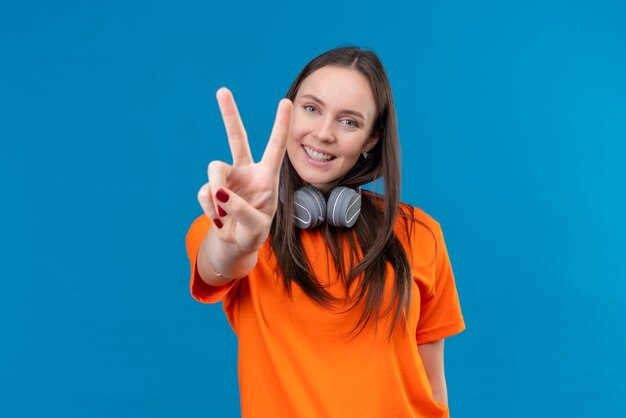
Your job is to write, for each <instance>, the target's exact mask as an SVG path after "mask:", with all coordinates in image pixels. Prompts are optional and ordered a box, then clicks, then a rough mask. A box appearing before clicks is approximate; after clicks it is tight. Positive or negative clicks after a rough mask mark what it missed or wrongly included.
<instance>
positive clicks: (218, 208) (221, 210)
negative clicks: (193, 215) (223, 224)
mask: <svg viewBox="0 0 626 418" xmlns="http://www.w3.org/2000/svg"><path fill="white" fill-rule="evenodd" d="M217 213H219V214H220V216H226V215H228V214H227V213H226V211H225V210H224V209H222V207H221V206H220V205H217Z"/></svg>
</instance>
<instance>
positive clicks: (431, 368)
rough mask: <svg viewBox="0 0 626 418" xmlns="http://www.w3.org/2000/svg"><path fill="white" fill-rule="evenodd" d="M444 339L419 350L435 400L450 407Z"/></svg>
mask: <svg viewBox="0 0 626 418" xmlns="http://www.w3.org/2000/svg"><path fill="white" fill-rule="evenodd" d="M443 341H444V340H443V339H441V340H438V341H433V342H432V343H428V344H421V345H418V346H417V349H418V351H419V353H420V357H421V358H422V364H423V365H424V369H425V370H426V376H428V380H429V382H430V387H431V388H432V390H433V398H434V399H435V400H436V401H437V402H441V403H442V404H444V405H448V389H447V387H446V375H445V373H444V370H443Z"/></svg>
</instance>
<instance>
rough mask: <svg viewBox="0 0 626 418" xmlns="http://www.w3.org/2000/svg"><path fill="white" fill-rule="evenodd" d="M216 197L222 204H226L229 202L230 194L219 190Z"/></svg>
mask: <svg viewBox="0 0 626 418" xmlns="http://www.w3.org/2000/svg"><path fill="white" fill-rule="evenodd" d="M215 197H217V200H219V201H220V202H222V203H226V202H228V197H229V196H228V193H226V192H225V191H224V190H222V189H218V190H217V193H215Z"/></svg>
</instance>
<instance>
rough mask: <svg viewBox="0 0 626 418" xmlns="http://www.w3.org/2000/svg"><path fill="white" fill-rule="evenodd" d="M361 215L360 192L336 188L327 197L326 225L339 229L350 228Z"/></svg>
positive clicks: (342, 187) (341, 187)
mask: <svg viewBox="0 0 626 418" xmlns="http://www.w3.org/2000/svg"><path fill="white" fill-rule="evenodd" d="M360 213H361V191H360V190H358V191H356V190H354V189H351V188H349V187H344V186H340V187H336V188H334V189H333V191H332V192H331V193H330V196H329V197H328V209H327V214H326V216H327V217H328V223H329V224H331V225H334V226H337V227H340V228H351V227H352V226H353V225H354V224H355V223H356V221H357V220H358V219H359V214H360Z"/></svg>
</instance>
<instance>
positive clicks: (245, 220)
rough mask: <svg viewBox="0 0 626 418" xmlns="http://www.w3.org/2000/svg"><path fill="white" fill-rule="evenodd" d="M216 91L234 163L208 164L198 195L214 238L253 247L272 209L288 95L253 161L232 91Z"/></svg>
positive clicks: (244, 248)
mask: <svg viewBox="0 0 626 418" xmlns="http://www.w3.org/2000/svg"><path fill="white" fill-rule="evenodd" d="M216 96H217V101H218V104H219V108H220V112H221V113H222V119H223V120H224V125H225V127H226V134H227V135H228V144H229V145H230V151H231V154H232V157H233V163H232V165H229V164H226V163H224V162H221V161H212V162H211V163H210V164H209V167H208V177H209V181H208V182H207V183H206V184H204V185H203V186H202V187H201V188H200V191H199V192H198V201H199V202H200V205H201V206H202V209H203V210H204V212H205V213H206V215H207V216H208V217H209V218H210V219H212V220H213V223H214V225H215V226H216V227H217V230H216V231H215V233H216V236H217V238H218V239H220V240H222V241H224V242H226V243H229V244H232V245H234V248H235V249H237V250H239V251H241V252H250V251H255V250H258V249H259V248H260V247H261V245H263V242H264V241H265V239H266V238H267V236H268V234H269V230H270V226H271V224H272V219H273V217H274V214H275V213H276V207H277V205H278V183H279V177H280V166H281V164H282V161H283V157H284V155H285V150H286V148H287V137H288V134H289V126H290V121H291V111H292V108H293V105H292V103H291V101H290V100H288V99H283V100H281V101H280V103H279V104H278V110H277V112H276V119H275V120H274V127H273V128H272V133H271V135H270V139H269V141H268V143H267V146H266V148H265V152H264V153H263V158H262V159H261V161H259V162H258V163H255V162H254V161H253V159H252V154H251V152H250V146H249V144H248V137H247V135H246V131H245V129H244V127H243V123H242V121H241V117H240V116H239V112H238V111H237V105H236V104H235V99H234V98H233V95H232V93H231V92H230V91H229V90H228V89H226V88H221V89H219V90H218V91H217V94H216Z"/></svg>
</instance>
